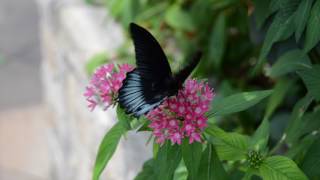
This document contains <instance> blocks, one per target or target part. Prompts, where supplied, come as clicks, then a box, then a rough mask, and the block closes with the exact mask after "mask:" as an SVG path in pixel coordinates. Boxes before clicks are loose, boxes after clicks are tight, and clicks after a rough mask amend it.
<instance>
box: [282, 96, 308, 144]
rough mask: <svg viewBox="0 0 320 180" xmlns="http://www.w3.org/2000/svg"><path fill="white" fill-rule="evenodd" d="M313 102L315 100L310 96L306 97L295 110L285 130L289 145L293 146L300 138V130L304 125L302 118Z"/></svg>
mask: <svg viewBox="0 0 320 180" xmlns="http://www.w3.org/2000/svg"><path fill="white" fill-rule="evenodd" d="M312 101H313V98H312V97H311V96H310V95H306V96H305V97H304V98H302V99H300V100H299V101H298V102H297V103H296V105H295V106H294V108H293V111H292V114H291V117H290V121H289V123H288V125H287V128H286V130H285V134H286V136H285V137H286V142H287V143H288V144H289V145H292V144H294V143H295V142H296V140H297V139H298V138H299V137H300V135H301V132H302V131H300V128H301V126H302V124H303V123H304V122H303V121H302V117H303V114H304V112H305V111H306V109H307V108H308V107H309V105H310V103H311V102H312Z"/></svg>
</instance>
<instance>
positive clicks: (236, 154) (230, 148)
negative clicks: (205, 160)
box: [205, 124, 249, 161]
mask: <svg viewBox="0 0 320 180" xmlns="http://www.w3.org/2000/svg"><path fill="white" fill-rule="evenodd" d="M205 131H206V133H208V134H209V135H210V136H212V137H213V140H212V143H213V144H214V146H215V148H216V150H217V153H218V155H219V158H220V159H221V160H231V161H234V160H242V159H245V158H246V155H247V152H248V148H249V138H248V137H247V136H244V135H241V134H238V133H233V132H231V133H227V132H225V131H223V130H222V129H220V128H218V127H217V126H215V125H213V124H210V125H209V126H208V127H207V128H206V130H205Z"/></svg>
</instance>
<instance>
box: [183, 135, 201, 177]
mask: <svg viewBox="0 0 320 180" xmlns="http://www.w3.org/2000/svg"><path fill="white" fill-rule="evenodd" d="M181 148H182V157H183V161H184V162H185V165H186V167H187V169H188V173H189V176H188V179H189V180H196V179H197V172H198V167H199V163H200V159H201V152H202V144H201V143H198V142H194V143H192V144H189V142H188V140H187V139H185V140H184V141H183V144H182V147H181Z"/></svg>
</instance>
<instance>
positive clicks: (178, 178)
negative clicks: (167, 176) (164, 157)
mask: <svg viewBox="0 0 320 180" xmlns="http://www.w3.org/2000/svg"><path fill="white" fill-rule="evenodd" d="M187 179H188V170H187V167H186V165H185V163H184V161H183V160H182V161H181V162H180V164H179V165H178V167H177V169H176V170H175V172H174V176H173V180H187Z"/></svg>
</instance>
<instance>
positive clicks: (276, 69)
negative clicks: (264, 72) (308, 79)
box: [268, 49, 311, 78]
mask: <svg viewBox="0 0 320 180" xmlns="http://www.w3.org/2000/svg"><path fill="white" fill-rule="evenodd" d="M306 67H311V62H310V60H309V57H308V56H307V55H306V54H305V53H304V52H303V51H301V50H299V49H296V50H291V51H288V52H286V53H285V54H283V55H282V56H280V57H279V59H278V60H277V61H276V63H275V64H274V65H273V66H272V67H271V69H270V71H269V72H268V75H269V76H270V77H273V78H275V77H279V76H283V75H285V74H287V73H290V72H293V71H296V70H301V69H303V68H306Z"/></svg>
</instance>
